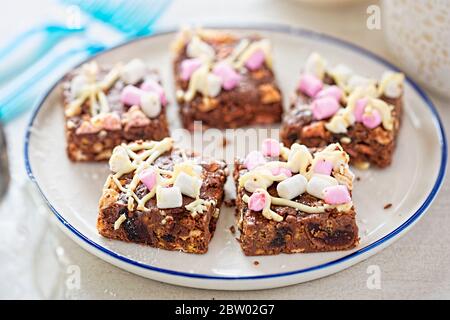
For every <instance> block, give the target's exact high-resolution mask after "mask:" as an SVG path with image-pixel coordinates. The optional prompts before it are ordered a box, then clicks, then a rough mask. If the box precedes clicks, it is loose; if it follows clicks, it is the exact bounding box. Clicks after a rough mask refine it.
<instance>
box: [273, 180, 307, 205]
mask: <svg viewBox="0 0 450 320" xmlns="http://www.w3.org/2000/svg"><path fill="white" fill-rule="evenodd" d="M307 183H308V180H307V179H306V178H305V177H304V176H303V175H301V174H296V175H295V176H292V177H290V178H287V179H286V180H283V181H281V182H280V183H279V184H278V185H277V192H278V195H279V196H280V197H281V198H284V199H288V200H291V199H294V198H295V197H298V196H299V195H301V194H302V193H303V192H305V191H306V184H307Z"/></svg>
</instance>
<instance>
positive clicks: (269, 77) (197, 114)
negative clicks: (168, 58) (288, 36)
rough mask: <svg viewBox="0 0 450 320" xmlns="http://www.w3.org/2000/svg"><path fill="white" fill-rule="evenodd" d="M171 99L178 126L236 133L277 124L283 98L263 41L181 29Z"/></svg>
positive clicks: (252, 37) (174, 49)
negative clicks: (175, 102) (176, 107)
mask: <svg viewBox="0 0 450 320" xmlns="http://www.w3.org/2000/svg"><path fill="white" fill-rule="evenodd" d="M173 52H174V55H175V58H174V66H173V68H174V78H175V86H176V89H177V91H176V96H177V100H178V104H179V107H180V115H181V120H182V123H183V126H184V127H185V128H187V129H189V130H193V129H194V127H193V125H194V121H202V122H203V127H204V128H209V127H212V128H221V129H223V128H237V127H242V126H246V125H256V124H271V123H279V122H280V121H281V115H282V110H283V107H282V96H281V93H280V89H279V88H278V85H277V83H276V80H275V75H274V73H273V70H272V64H273V62H272V51H271V44H270V42H269V40H268V39H262V38H261V37H259V36H258V35H250V36H238V35H235V34H232V33H230V32H227V31H223V30H222V31H219V30H202V29H184V30H182V31H180V33H179V35H178V36H177V38H176V40H175V42H174V44H173Z"/></svg>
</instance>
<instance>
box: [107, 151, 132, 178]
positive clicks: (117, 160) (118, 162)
mask: <svg viewBox="0 0 450 320" xmlns="http://www.w3.org/2000/svg"><path fill="white" fill-rule="evenodd" d="M109 168H110V170H111V171H112V172H114V173H117V172H121V173H123V174H125V173H129V172H131V171H133V170H134V169H135V168H134V167H133V165H132V164H131V160H130V157H129V156H128V152H127V150H126V149H125V148H124V147H122V146H117V147H115V148H114V150H113V153H112V155H111V158H109Z"/></svg>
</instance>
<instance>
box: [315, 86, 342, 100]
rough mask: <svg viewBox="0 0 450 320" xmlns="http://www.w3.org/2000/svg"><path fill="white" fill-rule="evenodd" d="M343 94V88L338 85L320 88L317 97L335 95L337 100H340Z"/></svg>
mask: <svg viewBox="0 0 450 320" xmlns="http://www.w3.org/2000/svg"><path fill="white" fill-rule="evenodd" d="M343 95H344V93H343V92H342V89H341V88H339V87H338V86H329V87H328V88H325V89H322V90H320V91H319V93H318V94H317V96H316V97H317V98H323V97H333V98H334V99H336V101H337V102H339V101H341V99H342V96H343Z"/></svg>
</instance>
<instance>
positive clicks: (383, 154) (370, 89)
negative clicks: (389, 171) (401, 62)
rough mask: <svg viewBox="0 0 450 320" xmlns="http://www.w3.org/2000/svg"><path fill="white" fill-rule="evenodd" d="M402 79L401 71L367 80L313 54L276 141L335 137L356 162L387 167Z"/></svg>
mask: <svg viewBox="0 0 450 320" xmlns="http://www.w3.org/2000/svg"><path fill="white" fill-rule="evenodd" d="M403 82H404V75H403V74H401V73H395V72H390V71H387V72H385V73H384V74H383V76H382V77H381V79H380V80H375V79H370V78H366V77H362V76H360V75H357V74H355V73H354V72H353V71H352V70H351V69H350V68H349V67H347V66H345V65H342V64H339V65H336V66H332V67H330V66H329V65H328V63H327V62H326V61H325V60H324V59H323V58H322V57H321V56H320V55H319V54H318V53H312V54H311V55H310V57H309V58H308V59H307V61H306V64H305V68H304V70H303V72H302V75H301V77H300V81H299V84H298V88H297V90H296V92H295V94H294V96H293V98H292V101H291V107H290V110H289V111H288V112H287V113H286V114H285V116H284V118H283V123H282V127H281V134H280V136H281V140H282V142H283V143H284V144H285V145H286V146H290V145H291V144H293V143H295V142H298V143H302V144H304V145H306V146H308V147H323V146H326V145H328V144H330V143H336V142H339V143H341V145H342V147H343V148H344V150H345V151H346V152H347V153H348V154H349V155H350V157H351V162H352V163H353V164H355V165H357V166H358V167H360V168H367V167H368V166H369V165H370V164H374V165H375V166H377V167H381V168H383V167H387V166H389V165H390V164H391V162H392V157H393V154H394V150H395V146H396V139H397V135H398V132H399V129H400V122H401V121H400V120H401V115H402V105H403Z"/></svg>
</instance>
